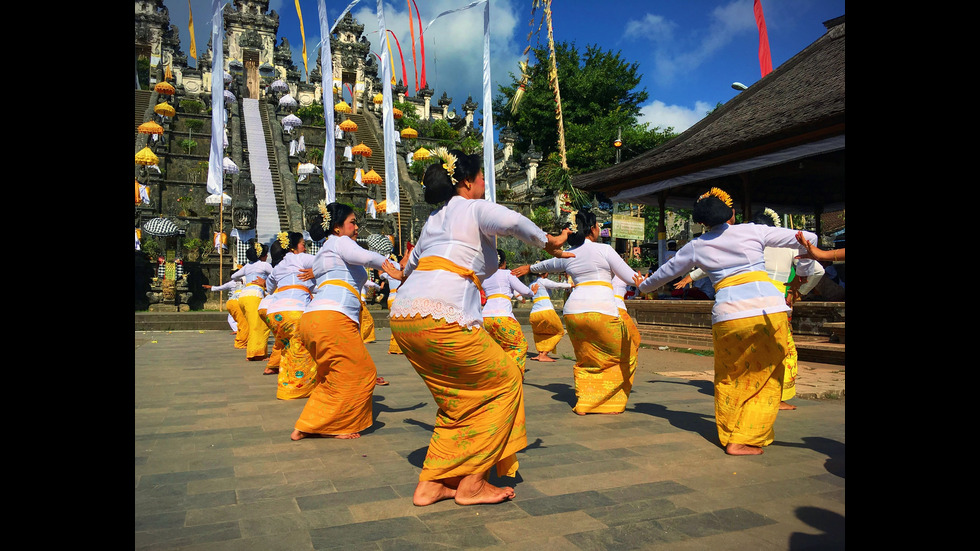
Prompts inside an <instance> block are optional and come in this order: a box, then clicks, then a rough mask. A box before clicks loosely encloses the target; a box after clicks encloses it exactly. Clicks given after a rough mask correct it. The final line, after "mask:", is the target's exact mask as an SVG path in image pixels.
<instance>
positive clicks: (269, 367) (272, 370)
mask: <svg viewBox="0 0 980 551" xmlns="http://www.w3.org/2000/svg"><path fill="white" fill-rule="evenodd" d="M270 249H271V250H272V252H273V253H275V250H276V249H275V244H273V246H272V247H270ZM270 264H272V266H273V267H275V264H273V263H271V262H270ZM272 300H273V296H272V293H271V292H270V293H268V294H266V295H265V297H263V298H262V300H261V301H259V319H261V320H262V321H263V322H264V323H265V325H266V326H267V327H268V328H269V334H270V335H272V354H269V361H268V362H267V363H266V364H265V371H263V372H262V374H263V375H275V374H277V373H279V363H280V362H281V361H282V348H283V343H282V342H280V341H279V339H277V338H276V331H277V330H278V328H277V326H276V323H275V320H273V319H272V318H270V317H269V304H271V303H272Z"/></svg>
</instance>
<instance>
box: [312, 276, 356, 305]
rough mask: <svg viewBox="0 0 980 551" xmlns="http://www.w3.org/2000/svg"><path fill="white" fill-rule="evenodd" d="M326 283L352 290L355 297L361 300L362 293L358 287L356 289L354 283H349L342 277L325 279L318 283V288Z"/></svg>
mask: <svg viewBox="0 0 980 551" xmlns="http://www.w3.org/2000/svg"><path fill="white" fill-rule="evenodd" d="M324 285H336V286H338V287H343V288H345V289H347V290H348V291H350V292H351V293H353V294H354V297H355V298H357V300H358V301H361V294H360V293H358V292H357V289H355V288H354V286H353V285H351V284H350V283H347V282H346V281H344V280H342V279H328V280H326V281H324V282H323V283H321V284H319V285H317V286H316V288H317V289H319V288H320V287H323V286H324Z"/></svg>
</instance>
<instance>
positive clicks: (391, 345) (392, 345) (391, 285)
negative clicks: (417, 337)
mask: <svg viewBox="0 0 980 551" xmlns="http://www.w3.org/2000/svg"><path fill="white" fill-rule="evenodd" d="M392 258H394V257H392ZM406 262H408V256H407V255H403V256H402V257H401V258H399V259H398V266H399V268H400V269H402V270H404V269H405V263H406ZM381 277H383V278H384V279H385V281H387V282H388V304H387V305H386V306H387V307H388V311H389V312H390V311H391V304H392V303H393V302H395V293H397V292H398V287H399V285H401V284H402V282H401V281H400V280H398V279H395V278H393V277H391V276H389V275H388V274H386V273H382V274H381ZM388 353H389V354H403V352H402V349H401V348H399V347H398V341H396V340H395V337H391V338H390V339H389V340H388Z"/></svg>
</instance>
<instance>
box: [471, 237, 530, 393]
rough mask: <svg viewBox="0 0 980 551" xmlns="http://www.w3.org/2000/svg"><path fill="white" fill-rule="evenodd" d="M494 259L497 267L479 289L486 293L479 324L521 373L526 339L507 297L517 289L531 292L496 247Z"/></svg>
mask: <svg viewBox="0 0 980 551" xmlns="http://www.w3.org/2000/svg"><path fill="white" fill-rule="evenodd" d="M497 260H498V262H499V263H498V264H497V271H496V272H494V273H493V275H491V276H490V277H488V278H486V279H484V280H483V291H484V292H485V293H486V294H487V303H486V304H484V305H483V328H484V329H486V331H487V332H488V333H490V336H491V337H493V340H495V341H496V342H497V344H499V345H500V347H501V348H503V349H504V352H506V353H507V355H509V356H510V357H511V358H514V361H515V362H517V367H518V368H520V370H521V375H523V374H524V370H525V367H526V366H525V364H526V363H527V339H525V338H524V331H522V330H521V324H520V323H519V322H518V321H517V318H515V317H514V308H513V303H512V302H511V297H512V296H513V295H514V293H519V294H520V295H522V296H524V297H528V298H530V297H532V296H534V292H533V291H531V289H530V288H529V287H528V286H527V285H524V284H523V283H521V280H519V279H517V277H515V276H513V275H512V274H511V273H510V270H508V269H507V255H506V253H504V251H502V250H500V249H497Z"/></svg>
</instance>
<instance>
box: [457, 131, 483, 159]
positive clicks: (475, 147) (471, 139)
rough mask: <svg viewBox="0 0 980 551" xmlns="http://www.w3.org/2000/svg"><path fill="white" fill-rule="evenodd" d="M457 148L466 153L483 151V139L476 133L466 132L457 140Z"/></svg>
mask: <svg viewBox="0 0 980 551" xmlns="http://www.w3.org/2000/svg"><path fill="white" fill-rule="evenodd" d="M459 149H460V151H462V152H463V153H466V154H467V155H472V154H474V153H480V152H482V151H483V139H482V138H481V137H480V136H478V135H476V134H467V135H466V137H464V138H463V139H462V140H461V141H460V142H459Z"/></svg>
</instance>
